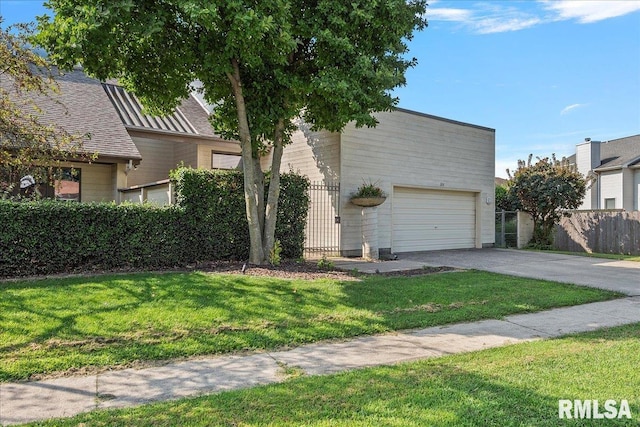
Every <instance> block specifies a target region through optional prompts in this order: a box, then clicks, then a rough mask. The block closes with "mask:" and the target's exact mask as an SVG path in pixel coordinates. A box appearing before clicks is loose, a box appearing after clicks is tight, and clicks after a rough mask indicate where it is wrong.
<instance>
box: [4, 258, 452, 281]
mask: <svg viewBox="0 0 640 427" xmlns="http://www.w3.org/2000/svg"><path fill="white" fill-rule="evenodd" d="M381 263H384V261H381ZM452 270H454V268H452V267H423V268H418V269H413V270H403V271H390V272H378V273H364V272H357V271H342V270H328V269H325V268H320V267H318V265H317V263H314V262H312V261H305V262H298V261H293V260H285V261H283V262H282V263H281V264H280V265H279V266H273V265H259V266H258V265H247V264H245V263H243V262H237V261H211V262H202V263H198V264H194V265H190V266H188V267H186V268H170V269H159V270H153V271H154V272H158V273H162V272H180V271H203V272H207V273H225V274H245V275H247V276H256V277H274V278H280V279H303V280H314V279H335V280H357V279H358V278H360V277H363V276H365V275H380V276H385V277H393V276H404V277H410V276H422V275H425V274H433V273H440V272H445V271H452ZM140 272H151V271H149V270H140V269H136V268H121V269H113V270H103V269H100V268H99V267H94V268H87V269H77V270H74V271H69V272H67V273H61V274H51V275H45V276H30V277H11V278H8V277H0V282H13V281H17V280H29V279H44V278H64V277H82V276H96V275H101V274H127V273H140Z"/></svg>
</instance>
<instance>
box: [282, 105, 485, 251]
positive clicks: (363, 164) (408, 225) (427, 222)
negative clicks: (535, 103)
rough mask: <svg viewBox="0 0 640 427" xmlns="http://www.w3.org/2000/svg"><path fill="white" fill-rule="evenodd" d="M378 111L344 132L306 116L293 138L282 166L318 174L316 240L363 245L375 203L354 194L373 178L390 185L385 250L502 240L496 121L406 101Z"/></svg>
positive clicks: (311, 242) (321, 246)
mask: <svg viewBox="0 0 640 427" xmlns="http://www.w3.org/2000/svg"><path fill="white" fill-rule="evenodd" d="M376 118H377V120H378V121H379V124H378V125H377V126H376V127H375V128H356V127H355V126H354V125H352V124H349V125H347V126H346V128H345V129H344V130H343V131H342V132H341V133H331V132H326V131H320V132H314V131H311V130H309V129H308V128H307V127H305V126H304V125H301V126H300V127H299V128H300V130H299V131H297V132H296V133H295V134H294V136H293V142H292V144H290V145H288V146H286V147H285V148H284V153H283V158H282V171H288V170H294V171H297V172H300V173H302V174H305V175H307V176H308V177H309V178H310V180H311V181H312V190H311V191H312V194H311V207H310V211H309V223H308V227H307V246H308V250H309V251H311V252H314V251H315V252H317V253H326V252H338V253H340V254H342V255H345V256H359V255H361V254H362V253H363V237H362V233H363V227H362V226H363V222H364V221H365V219H364V218H365V216H366V211H367V209H370V208H361V207H359V206H355V205H354V204H352V203H350V200H349V199H350V195H351V194H352V193H354V192H355V191H356V190H357V188H358V187H359V186H360V185H361V184H363V182H365V183H375V184H376V185H378V186H379V187H381V188H382V189H383V190H384V192H385V193H386V194H387V195H388V197H387V200H386V201H385V202H384V203H383V204H382V205H380V206H378V207H377V208H375V209H376V211H377V226H376V227H375V228H376V234H377V236H376V237H377V244H378V246H379V251H380V253H381V254H384V253H385V252H386V253H389V252H392V253H401V252H410V251H424V250H435V249H457V248H481V247H483V246H493V244H494V241H495V233H494V229H495V224H494V212H495V203H494V200H493V196H494V170H495V166H494V165H495V130H494V129H490V128H486V127H482V126H477V125H472V124H469V123H462V122H458V121H454V120H449V119H444V118H441V117H436V116H431V115H428V114H422V113H418V112H415V111H409V110H405V109H400V108H399V109H396V110H394V111H392V112H384V113H378V114H376Z"/></svg>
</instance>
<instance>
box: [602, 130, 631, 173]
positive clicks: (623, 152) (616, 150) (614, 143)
mask: <svg viewBox="0 0 640 427" xmlns="http://www.w3.org/2000/svg"><path fill="white" fill-rule="evenodd" d="M600 159H601V163H600V166H598V167H597V168H596V169H595V170H596V171H601V170H606V169H616V168H622V167H629V166H634V165H637V164H640V135H634V136H628V137H626V138H619V139H613V140H611V141H606V142H603V143H601V144H600Z"/></svg>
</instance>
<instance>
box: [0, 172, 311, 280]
mask: <svg viewBox="0 0 640 427" xmlns="http://www.w3.org/2000/svg"><path fill="white" fill-rule="evenodd" d="M172 178H174V179H175V180H176V188H177V200H178V203H177V205H176V206H167V207H156V206H152V205H148V204H144V205H134V204H122V205H115V204H113V203H88V204H85V203H63V202H55V201H38V202H23V203H17V202H11V201H0V224H2V228H1V229H0V277H14V276H25V275H40V274H54V273H61V272H69V271H74V270H87V269H91V268H100V269H106V270H108V269H117V268H127V267H134V268H141V269H144V268H167V267H169V268H170V267H179V266H184V265H188V264H192V263H195V262H198V261H214V260H243V259H246V258H247V256H248V247H249V237H248V230H247V221H246V215H245V208H244V195H243V187H242V174H241V173H239V172H235V171H203V170H193V169H186V168H182V169H179V170H177V171H175V172H174V173H172ZM308 186H309V184H308V181H307V179H306V178H304V177H301V176H299V175H295V174H283V176H282V185H281V193H280V200H281V205H280V206H281V207H282V208H281V209H279V213H278V226H277V229H276V238H278V239H280V241H281V244H282V248H283V251H282V255H283V256H285V257H291V258H298V257H300V256H302V249H303V245H304V226H305V222H306V214H307V208H308V203H309V198H308Z"/></svg>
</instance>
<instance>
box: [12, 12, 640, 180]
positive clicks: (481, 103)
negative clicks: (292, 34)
mask: <svg viewBox="0 0 640 427" xmlns="http://www.w3.org/2000/svg"><path fill="white" fill-rule="evenodd" d="M42 3H43V2H42V1H40V0H33V1H31V0H0V14H1V15H2V16H3V17H4V18H5V21H6V22H5V23H11V22H23V21H29V20H32V19H33V17H34V16H35V15H40V14H43V13H46V12H47V9H45V8H44V7H43V6H42ZM427 19H428V20H429V27H428V28H426V29H425V30H424V31H422V32H420V33H418V34H416V36H415V38H414V40H412V41H411V43H410V48H411V53H410V55H411V56H414V57H416V58H417V59H418V61H419V63H418V66H417V67H416V68H414V69H412V70H410V71H409V72H408V74H407V86H406V87H403V88H399V89H397V90H396V91H395V94H396V95H397V96H398V97H399V98H400V104H399V106H400V107H403V108H408V109H411V110H416V111H420V112H423V113H428V114H433V115H436V116H442V117H446V118H449V119H453V120H458V121H463V122H468V123H473V124H478V125H482V126H487V127H491V128H494V129H496V176H502V177H506V172H505V169H506V168H507V167H509V168H512V169H513V168H515V167H516V164H517V160H518V159H524V158H526V157H527V156H528V155H529V153H533V154H534V155H536V156H547V155H551V154H552V153H555V154H557V155H558V156H559V157H562V156H564V155H570V154H572V153H573V152H574V149H575V144H577V143H579V142H581V141H583V140H584V138H586V137H589V138H592V139H594V140H602V141H607V140H611V139H616V138H621V137H625V136H630V135H636V134H640V1H632V0H626V1H613V0H605V1H595V0H590V1H579V0H555V1H533V0H530V1H497V0H496V1H465V0H432V1H430V2H429V7H428V11H427Z"/></svg>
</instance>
